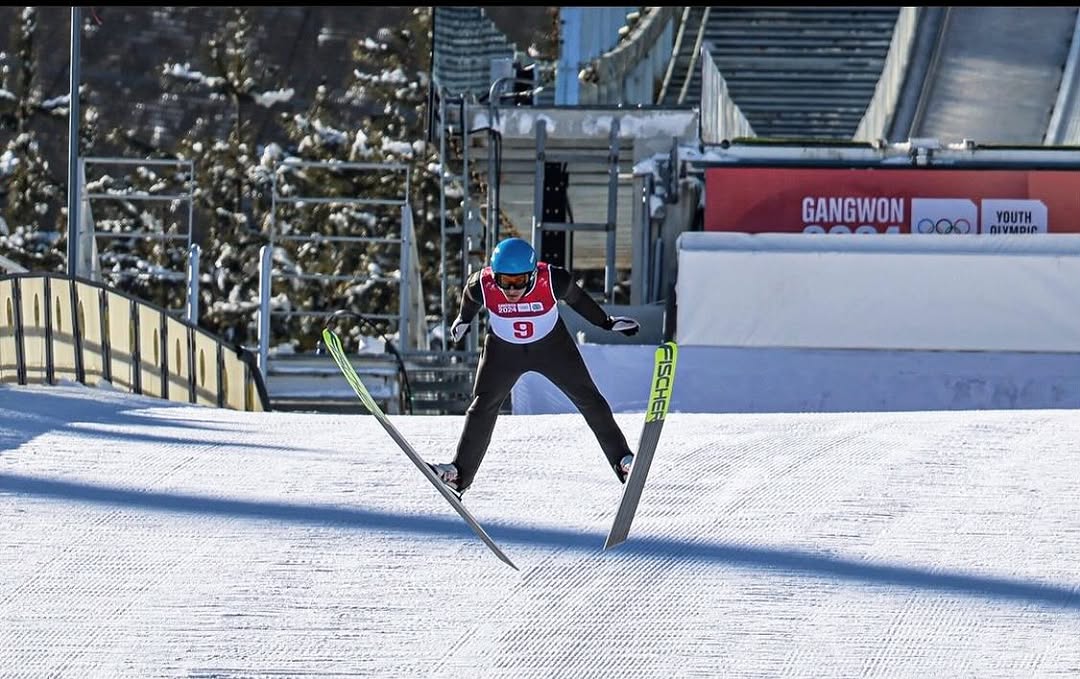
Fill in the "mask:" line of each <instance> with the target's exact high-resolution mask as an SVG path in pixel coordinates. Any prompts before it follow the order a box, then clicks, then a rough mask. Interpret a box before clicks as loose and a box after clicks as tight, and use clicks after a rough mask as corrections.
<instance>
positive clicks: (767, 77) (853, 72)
mask: <svg viewBox="0 0 1080 679" xmlns="http://www.w3.org/2000/svg"><path fill="white" fill-rule="evenodd" d="M703 14H704V12H703V11H702V12H693V11H692V12H689V13H688V16H687V17H686V24H685V29H684V35H683V40H682V42H681V44H680V49H679V53H678V54H677V55H676V57H675V58H676V64H675V67H674V69H675V70H674V73H673V77H672V79H671V84H670V86H669V87H668V89H667V91H666V92H665V103H669V102H670V103H674V104H682V105H687V106H690V105H697V104H699V103H700V101H701V69H700V66H697V67H694V68H690V70H689V73H686V72H685V69H686V68H687V66H689V65H690V64H691V62H693V59H692V56H693V49H694V44H695V40H694V39H693V37H692V36H691V33H692V32H696V31H697V30H699V29H700V30H701V32H702V38H703V41H704V42H707V43H709V44H710V49H711V51H712V55H713V58H714V61H715V63H716V66H717V68H719V70H720V72H721V74H723V76H724V79H725V80H726V81H727V84H728V88H729V91H730V93H731V96H732V99H733V100H734V101H735V103H736V104H737V105H738V106H739V108H740V109H741V110H742V112H743V114H744V115H745V116H746V118H747V120H748V121H749V122H750V124H751V125H752V126H753V128H754V131H755V132H756V133H757V135H758V136H759V137H772V138H815V139H844V140H849V139H851V138H852V137H853V136H854V134H855V131H856V129H857V128H858V125H859V122H860V121H861V120H862V117H863V113H864V112H865V111H866V107H867V105H868V104H869V103H870V100H871V99H872V98H873V96H874V88H875V86H876V85H877V82H878V79H879V78H880V76H881V71H882V67H883V66H884V63H885V56H886V54H887V53H888V51H889V43H890V40H891V39H892V33H893V28H894V26H895V24H896V19H897V16H898V14H899V8H898V7H835V8H831V7H720V6H718V7H710V8H708V14H707V21H705V23H704V25H701V23H700V22H701V18H702V15H703ZM695 21H696V22H697V23H695ZM693 63H695V64H696V62H693ZM679 77H681V80H680V79H679ZM687 77H689V80H687ZM676 83H678V86H676ZM683 83H686V85H685V90H686V93H685V96H684V97H683V98H682V100H681V101H680V100H679V94H680V92H681V91H682V89H683ZM673 96H674V97H675V99H672V97H673Z"/></svg>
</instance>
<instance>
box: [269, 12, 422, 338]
mask: <svg viewBox="0 0 1080 679" xmlns="http://www.w3.org/2000/svg"><path fill="white" fill-rule="evenodd" d="M430 30H431V21H430V8H417V9H415V10H414V11H413V13H412V15H411V17H410V19H409V20H408V21H407V22H405V23H404V24H403V25H401V26H398V27H396V28H386V27H384V28H381V29H379V30H378V31H376V32H375V33H374V34H373V35H371V36H366V37H364V38H361V39H360V40H359V41H358V43H357V46H356V49H355V50H354V52H353V57H354V60H355V68H354V70H353V73H352V78H351V80H350V82H349V83H346V87H345V89H344V91H343V92H339V93H337V94H335V93H334V92H333V91H332V90H331V89H330V88H329V87H328V86H326V85H324V86H322V87H320V88H319V91H318V93H317V94H316V96H315V98H314V99H313V101H312V104H311V106H310V108H309V109H308V110H307V111H306V112H304V113H303V114H299V115H295V116H293V117H292V119H291V120H288V121H286V123H287V129H288V131H289V136H290V139H291V142H292V144H293V150H294V152H295V155H296V157H297V158H298V159H302V160H304V161H322V162H332V161H348V162H357V163H379V164H386V165H404V166H406V167H408V168H409V172H410V174H409V180H410V181H409V193H410V195H409V196H408V199H409V202H410V207H411V210H412V213H413V216H414V218H415V230H416V238H417V243H418V249H419V252H420V259H421V262H420V268H421V271H422V276H423V288H424V290H425V293H426V297H427V298H426V300H425V307H426V308H427V309H429V310H432V309H433V310H434V311H435V312H436V313H437V312H438V305H439V302H440V299H439V289H440V285H439V275H440V272H439V245H440V244H439V220H438V213H437V209H438V205H439V202H438V195H439V194H438V192H439V185H438V175H437V174H434V173H433V172H432V170H433V168H435V167H436V166H437V157H436V155H435V153H436V152H437V149H436V148H434V147H433V146H430V145H428V144H426V143H425V141H424V138H425V116H426V110H425V109H426V105H427V93H428V82H429V73H428V71H427V69H428V67H429V64H428V59H429V55H430V44H431V42H430V40H431V38H430ZM404 180H405V173H404V172H401V171H389V170H385V171H381V170H376V171H351V170H344V169H343V170H325V169H313V168H304V169H302V170H301V169H300V166H298V165H296V164H295V163H293V164H290V163H289V162H285V163H283V164H281V165H280V166H279V167H278V186H279V192H284V193H286V194H289V195H293V196H307V197H313V196H320V197H335V196H341V197H350V198H374V199H380V198H381V199H401V198H402V197H404V196H405V181H404ZM275 217H276V219H277V221H278V222H279V227H278V228H279V229H283V230H287V231H288V232H290V233H296V234H302V233H317V234H323V235H326V236H349V237H364V238H398V237H400V233H401V221H402V219H401V214H400V210H399V208H398V207H396V206H394V207H388V206H377V205H372V206H358V205H350V204H346V203H329V204H327V203H322V204H314V203H313V204H309V205H304V206H302V207H298V206H295V205H292V204H288V205H282V206H280V207H279V208H278V213H277V215H275ZM400 256H401V253H400V248H399V247H398V246H397V245H394V244H388V243H374V242H362V243H334V242H330V241H322V242H320V241H315V242H311V243H303V244H300V243H293V244H289V245H283V247H281V248H280V249H278V250H277V252H276V255H275V257H276V261H277V266H278V267H279V270H288V271H290V272H293V273H308V274H324V275H325V277H324V278H323V279H321V280H312V281H309V282H308V283H307V284H301V283H299V282H298V283H297V284H296V285H295V286H294V287H293V288H292V289H290V290H287V291H283V292H282V294H283V295H284V296H285V297H287V298H288V300H289V302H288V303H289V304H290V305H291V307H292V308H302V309H305V310H321V311H333V310H336V309H349V310H351V311H354V312H357V313H360V314H369V315H372V316H373V317H374V318H373V320H372V322H371V323H369V324H367V326H366V327H364V328H354V329H353V335H354V336H356V335H360V334H366V333H376V334H388V335H393V334H394V333H397V332H398V330H399V329H398V328H396V327H394V325H393V323H392V322H390V321H388V320H387V319H384V318H382V319H381V318H377V317H378V316H386V315H393V314H395V313H397V311H398V299H399V297H398V294H399V283H398V279H399V278H400V277H401V275H402V274H401V272H399V271H398V266H399V263H400ZM350 279H351V280H350ZM297 323H298V324H297V326H296V328H295V329H294V333H295V335H296V336H297V337H300V338H307V339H304V340H303V341H302V342H301V343H300V345H299V348H310V346H308V345H309V344H310V345H313V342H314V338H316V337H317V335H318V332H317V327H316V325H315V324H316V323H321V319H319V318H317V317H308V318H306V319H298V320H297Z"/></svg>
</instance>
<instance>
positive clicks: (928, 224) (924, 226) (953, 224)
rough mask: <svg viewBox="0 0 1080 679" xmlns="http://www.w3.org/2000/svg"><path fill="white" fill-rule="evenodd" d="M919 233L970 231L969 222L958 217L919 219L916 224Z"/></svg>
mask: <svg viewBox="0 0 1080 679" xmlns="http://www.w3.org/2000/svg"><path fill="white" fill-rule="evenodd" d="M915 228H916V230H917V231H918V232H919V233H961V234H963V233H971V222H969V221H968V220H966V219H963V218H960V219H957V220H956V221H953V220H951V219H944V218H943V219H938V220H936V221H935V220H933V219H925V218H924V219H920V220H919V223H918V224H917V225H916V227H915Z"/></svg>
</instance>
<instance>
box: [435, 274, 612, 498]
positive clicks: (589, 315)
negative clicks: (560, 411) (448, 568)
mask: <svg viewBox="0 0 1080 679" xmlns="http://www.w3.org/2000/svg"><path fill="white" fill-rule="evenodd" d="M548 271H549V272H550V276H551V285H552V290H553V292H554V293H555V297H556V301H557V300H562V301H565V302H566V303H567V304H569V305H570V307H571V308H572V309H574V311H576V312H578V313H579V314H581V315H582V317H584V318H585V319H586V320H587V321H589V322H590V323H593V324H594V325H597V326H599V327H602V328H605V329H608V323H609V322H608V315H607V313H606V312H605V311H604V310H603V309H602V308H601V307H600V305H599V304H597V303H596V302H595V301H594V300H593V299H592V297H590V296H589V294H588V293H587V292H585V290H583V289H582V288H581V287H580V286H579V285H578V284H577V283H575V282H574V279H573V277H572V276H571V275H570V272H569V271H567V270H566V269H563V268H561V267H556V266H550V265H549V266H548ZM480 277H481V272H476V273H474V274H473V275H472V276H470V277H469V280H468V282H467V283H466V284H465V290H464V293H463V294H462V299H461V311H460V313H459V314H458V317H459V318H460V319H461V320H463V321H465V322H471V321H472V319H473V318H474V317H475V316H476V314H477V313H479V311H480V309H481V308H482V306H483V302H482V300H483V292H482V291H481V281H480ZM556 303H557V302H556ZM530 371H532V372H537V373H540V374H541V375H543V376H544V377H546V378H548V379H549V380H551V382H552V383H553V384H555V386H557V387H558V388H559V389H561V390H562V392H563V393H564V394H566V396H567V397H568V398H569V399H570V401H571V402H572V403H573V404H574V405H575V406H576V407H577V409H578V410H579V411H580V412H581V414H582V415H583V416H584V417H585V421H586V422H587V423H588V425H589V428H590V429H592V431H593V433H594V434H595V435H596V439H597V441H599V443H600V448H601V449H602V450H603V451H604V456H605V457H607V460H608V463H609V464H610V465H611V468H612V469H613V470H614V471H615V475H616V476H617V477H618V478H619V480H620V481H625V479H624V478H623V474H622V472H621V471H620V470H619V461H620V460H622V458H623V457H624V456H625V455H629V454H631V452H630V448H629V446H627V444H626V437H625V436H624V435H623V433H622V430H620V429H619V426H618V424H616V423H615V418H614V417H613V416H612V414H611V406H609V405H608V403H607V401H606V400H605V399H604V396H603V394H601V393H600V390H599V389H597V388H596V384H595V383H594V382H593V379H592V376H591V375H590V374H589V370H588V368H587V367H586V366H585V361H584V360H583V359H582V357H581V352H580V351H579V350H578V348H577V344H576V343H575V342H574V339H573V337H571V335H570V332H569V331H568V330H567V329H566V325H565V324H564V323H563V322H562V319H561V318H559V319H557V320H556V322H555V327H554V328H553V329H552V330H551V331H550V332H549V333H548V334H547V335H545V336H544V337H542V338H541V339H539V340H537V341H535V342H531V343H528V344H514V343H511V342H507V341H506V340H503V339H501V338H500V337H498V336H497V335H496V334H495V333H494V332H492V331H491V330H488V332H487V333H486V335H485V338H484V346H483V349H482V352H481V355H480V363H479V365H478V366H477V369H476V381H475V382H474V384H473V398H472V403H471V404H470V405H469V408H468V410H467V411H466V413H465V428H464V430H463V431H462V433H461V439H460V441H459V442H458V448H457V455H456V457H454V460H453V462H454V465H455V466H456V467H457V471H458V487H459V488H461V489H462V490H464V489H466V488H468V487H469V486H470V485H471V484H472V482H473V477H474V476H475V475H476V471H477V469H478V468H479V467H480V462H481V461H482V460H483V459H484V454H485V453H486V452H487V449H488V445H489V443H490V442H491V432H492V430H493V429H494V428H495V420H496V419H497V418H498V416H499V409H500V408H501V407H502V404H503V401H505V400H506V397H507V396H508V395H509V394H510V390H511V389H512V388H513V386H514V384H515V383H516V382H517V380H518V378H519V377H521V376H522V375H523V374H525V373H526V372H530Z"/></svg>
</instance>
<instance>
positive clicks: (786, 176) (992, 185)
mask: <svg viewBox="0 0 1080 679" xmlns="http://www.w3.org/2000/svg"><path fill="white" fill-rule="evenodd" d="M705 230H706V231H741V232H746V233H776V232H786V233H914V234H926V235H930V234H958V235H964V234H977V233H983V234H1011V233H1047V232H1051V233H1080V172H1074V171H1067V170H928V169H908V168H905V169H899V168H897V169H877V168H875V169H869V168H858V169H838V168H749V167H715V168H708V169H706V170H705Z"/></svg>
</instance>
